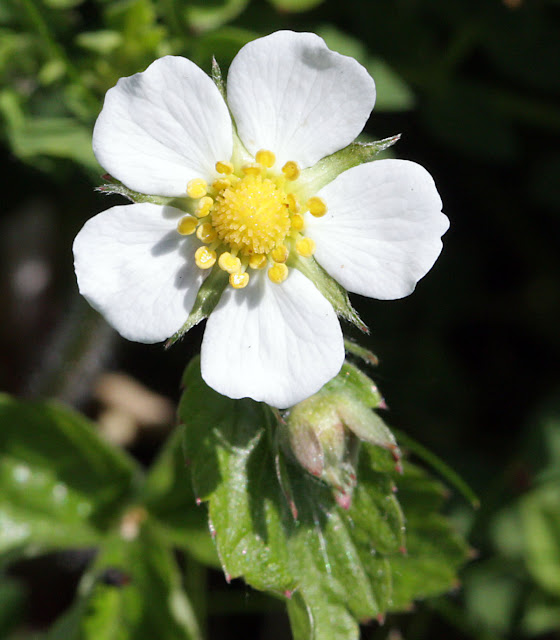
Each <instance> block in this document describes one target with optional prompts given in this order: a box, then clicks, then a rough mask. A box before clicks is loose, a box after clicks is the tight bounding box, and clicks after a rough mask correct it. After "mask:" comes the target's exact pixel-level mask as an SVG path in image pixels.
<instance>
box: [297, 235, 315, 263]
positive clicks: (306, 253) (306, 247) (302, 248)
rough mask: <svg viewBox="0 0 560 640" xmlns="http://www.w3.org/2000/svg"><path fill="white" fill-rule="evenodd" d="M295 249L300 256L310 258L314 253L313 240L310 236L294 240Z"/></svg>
mask: <svg viewBox="0 0 560 640" xmlns="http://www.w3.org/2000/svg"><path fill="white" fill-rule="evenodd" d="M296 251H297V252H298V253H299V255H300V256H302V258H310V257H311V256H312V255H313V254H314V253H315V241H314V240H313V239H312V238H302V239H301V240H298V241H297V242H296Z"/></svg>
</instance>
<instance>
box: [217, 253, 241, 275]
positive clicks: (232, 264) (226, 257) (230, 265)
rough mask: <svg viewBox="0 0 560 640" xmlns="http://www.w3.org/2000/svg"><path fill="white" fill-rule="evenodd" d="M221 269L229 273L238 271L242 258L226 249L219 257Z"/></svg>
mask: <svg viewBox="0 0 560 640" xmlns="http://www.w3.org/2000/svg"><path fill="white" fill-rule="evenodd" d="M218 264H219V265H220V269H223V270H224V271H227V272H228V273H238V272H239V270H240V269H241V260H240V259H239V258H236V257H235V256H232V255H231V253H229V252H228V251H225V252H224V253H222V255H221V256H220V258H219V259H218Z"/></svg>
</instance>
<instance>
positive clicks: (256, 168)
mask: <svg viewBox="0 0 560 640" xmlns="http://www.w3.org/2000/svg"><path fill="white" fill-rule="evenodd" d="M241 171H243V173H244V174H245V175H246V176H260V175H261V174H262V167H261V165H260V164H257V163H256V162H249V163H247V164H244V165H243V166H242V167H241Z"/></svg>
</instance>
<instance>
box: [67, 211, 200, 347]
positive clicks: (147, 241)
mask: <svg viewBox="0 0 560 640" xmlns="http://www.w3.org/2000/svg"><path fill="white" fill-rule="evenodd" d="M181 215H182V212H181V211H179V210H178V209H174V208H173V207H159V206H157V205H154V204H131V205H124V206H119V207H113V208H112V209H108V210H107V211H103V212H102V213H100V214H98V215H96V216H95V217H94V218H91V220H88V222H86V224H85V225H84V226H83V228H82V230H81V231H80V233H78V235H77V236H76V239H75V240H74V266H75V269H76V276H77V278H78V286H79V289H80V293H81V294H82V295H83V296H84V297H85V298H86V299H87V300H88V302H89V303H90V304H91V306H92V307H94V308H95V309H97V310H98V311H100V312H101V313H102V314H103V315H104V316H105V318H106V319H107V321H108V322H109V324H111V325H112V326H113V327H114V328H115V329H116V330H117V331H118V332H119V333H120V334H121V335H122V336H124V337H125V338H128V339H129V340H135V341H136V342H147V343H151V342H159V341H161V340H165V339H166V338H168V337H169V336H171V335H172V334H173V333H175V331H177V329H179V328H180V327H181V326H182V324H183V323H184V322H185V320H186V319H187V316H188V315H189V312H190V310H191V309H192V306H193V304H194V300H195V297H196V294H197V291H198V288H199V287H200V285H201V283H202V280H203V276H202V274H201V271H200V269H198V268H197V267H196V265H195V264H194V251H195V247H194V246H193V245H194V244H195V241H194V240H193V239H192V238H191V237H183V236H180V235H179V234H178V233H177V231H176V223H177V219H178V218H179V217H180V216H181Z"/></svg>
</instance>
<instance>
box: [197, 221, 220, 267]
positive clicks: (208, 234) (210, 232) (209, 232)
mask: <svg viewBox="0 0 560 640" xmlns="http://www.w3.org/2000/svg"><path fill="white" fill-rule="evenodd" d="M196 237H197V238H198V239H199V240H202V242H205V243H206V244H210V243H211V242H214V240H215V239H216V238H217V237H218V234H217V233H216V229H214V227H213V226H212V225H211V224H210V222H204V223H203V224H201V225H199V226H198V229H197V230H196ZM214 262H215V261H214Z"/></svg>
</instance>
